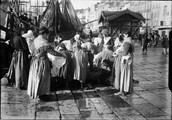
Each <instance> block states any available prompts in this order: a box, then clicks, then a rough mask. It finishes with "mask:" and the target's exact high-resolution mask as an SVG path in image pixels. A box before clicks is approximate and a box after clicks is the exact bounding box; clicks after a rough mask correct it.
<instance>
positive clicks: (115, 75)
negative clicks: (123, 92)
mask: <svg viewBox="0 0 172 120" xmlns="http://www.w3.org/2000/svg"><path fill="white" fill-rule="evenodd" d="M123 40H124V39H123V35H120V36H119V38H117V39H116V41H115V45H114V49H115V52H114V53H115V55H114V62H113V67H112V86H113V87H114V88H115V89H116V90H119V88H120V78H121V77H120V76H121V57H122V56H121V55H118V53H119V52H120V50H122V43H123Z"/></svg>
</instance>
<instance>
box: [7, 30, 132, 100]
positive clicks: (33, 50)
mask: <svg viewBox="0 0 172 120" xmlns="http://www.w3.org/2000/svg"><path fill="white" fill-rule="evenodd" d="M48 34H49V30H48V29H47V28H46V27H42V28H41V29H40V30H39V35H38V36H34V33H33V31H32V30H28V31H27V33H23V30H18V31H16V32H15V36H14V37H13V39H12V42H13V48H14V49H15V51H14V53H13V56H12V60H11V64H10V67H9V70H8V72H7V74H6V77H7V79H8V85H9V86H15V87H16V88H18V89H27V94H28V95H29V96H30V97H31V98H33V99H36V98H40V97H41V96H42V95H47V94H49V93H50V87H51V80H52V78H55V77H58V78H60V77H61V78H65V79H66V81H67V82H68V81H70V80H79V81H80V82H81V87H82V88H83V86H84V85H85V83H86V82H87V81H86V79H87V75H88V71H93V67H94V65H96V66H99V67H100V68H101V69H106V70H107V68H108V69H109V72H110V73H111V75H112V79H111V80H110V85H112V86H114V88H115V89H117V90H118V91H119V92H118V93H115V95H120V94H123V93H124V94H128V93H131V92H132V90H133V85H132V84H133V51H134V46H133V43H132V38H131V33H130V32H126V33H124V34H123V35H122V34H121V35H120V36H119V37H118V38H117V39H116V40H114V39H113V38H112V37H110V36H109V32H108V30H107V29H103V30H102V31H101V32H100V34H99V38H100V39H99V41H98V42H97V44H94V42H92V41H91V39H90V38H88V39H87V40H84V39H82V38H81V37H80V33H77V34H76V35H75V36H74V38H72V39H70V40H63V39H62V38H60V36H59V35H58V36H55V39H54V42H53V43H50V41H49V39H48ZM95 40H96V39H95ZM102 74H103V72H102ZM57 80H58V79H57Z"/></svg>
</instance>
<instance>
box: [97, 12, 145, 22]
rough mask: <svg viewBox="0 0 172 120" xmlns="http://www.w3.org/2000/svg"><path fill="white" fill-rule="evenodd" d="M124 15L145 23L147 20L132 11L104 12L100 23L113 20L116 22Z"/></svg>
mask: <svg viewBox="0 0 172 120" xmlns="http://www.w3.org/2000/svg"><path fill="white" fill-rule="evenodd" d="M123 15H131V16H132V17H134V18H135V19H138V20H139V21H143V22H145V18H144V17H143V16H142V15H141V14H140V13H138V12H133V11H130V10H129V9H126V10H124V11H102V12H101V15H100V17H99V20H98V22H99V23H100V22H110V21H112V20H113V21H115V20H116V19H117V18H119V17H121V16H123ZM126 21H127V20H126Z"/></svg>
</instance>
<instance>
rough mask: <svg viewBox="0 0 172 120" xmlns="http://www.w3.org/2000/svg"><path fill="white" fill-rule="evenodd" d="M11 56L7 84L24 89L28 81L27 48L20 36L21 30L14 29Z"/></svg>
mask: <svg viewBox="0 0 172 120" xmlns="http://www.w3.org/2000/svg"><path fill="white" fill-rule="evenodd" d="M13 45H14V46H13V47H14V49H15V51H14V52H13V57H12V60H11V64H10V67H9V70H8V73H7V74H6V75H7V79H8V85H10V86H11V85H12V86H13V85H14V84H15V87H16V88H19V89H26V88H27V83H28V74H29V64H28V62H29V59H28V54H29V49H28V45H27V43H26V41H25V40H24V38H23V37H22V36H21V30H18V31H16V35H15V36H14V38H13Z"/></svg>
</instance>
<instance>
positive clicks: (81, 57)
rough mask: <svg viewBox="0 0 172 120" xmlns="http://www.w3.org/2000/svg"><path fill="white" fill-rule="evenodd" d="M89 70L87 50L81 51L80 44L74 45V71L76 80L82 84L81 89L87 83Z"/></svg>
mask: <svg viewBox="0 0 172 120" xmlns="http://www.w3.org/2000/svg"><path fill="white" fill-rule="evenodd" d="M87 68H88V54H87V52H86V51H85V50H83V49H81V45H80V44H79V43H78V42H75V43H74V55H73V69H74V80H79V81H80V82H81V88H83V84H84V83H85V81H86V75H87Z"/></svg>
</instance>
